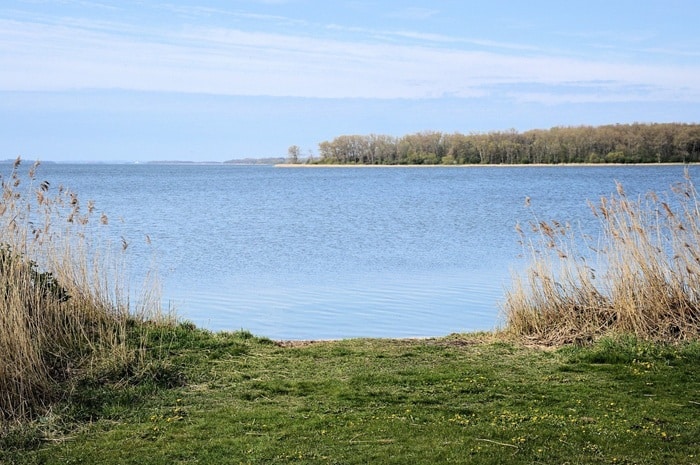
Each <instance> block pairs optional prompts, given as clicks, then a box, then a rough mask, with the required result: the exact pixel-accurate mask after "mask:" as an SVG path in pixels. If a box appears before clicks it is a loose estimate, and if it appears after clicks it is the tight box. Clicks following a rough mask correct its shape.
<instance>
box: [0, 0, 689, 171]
mask: <svg viewBox="0 0 700 465" xmlns="http://www.w3.org/2000/svg"><path fill="white" fill-rule="evenodd" d="M698 18H700V2H697V1H696V0H663V1H655V0H649V1H644V0H636V1H627V0H619V1H616V0H606V1H600V0H587V1H570V2H562V1H561V0H559V1H545V0H531V1H528V2H520V1H517V2H516V1H502V0H490V1H479V2H476V1H466V0H454V1H449V0H444V1H440V0H431V1H423V0H416V1H393V0H392V1H382V2H369V1H363V0H352V1H343V0H338V1H333V2H328V1H316V0H229V1H221V0H220V1H216V0H210V1H199V2H194V1H188V2H182V1H177V0H157V1H137V0H119V1H108V0H96V1H92V0H53V1H49V0H4V1H3V2H2V4H1V5H0V123H1V124H0V159H3V158H14V157H16V156H17V155H21V156H23V157H25V158H39V159H41V160H47V161H50V160H63V161H70V160H75V161H105V160H110V161H116V160H124V161H146V160H194V161H223V160H228V159H233V158H243V157H268V156H285V155H286V152H287V147H289V146H290V145H298V146H300V147H301V148H302V151H303V152H304V153H305V154H306V153H308V152H309V151H313V152H315V151H316V150H317V144H318V143H319V142H321V141H323V140H329V139H332V138H333V137H335V136H338V135H342V134H369V133H380V134H390V135H395V136H401V135H404V134H408V133H412V132H417V131H422V130H437V131H443V132H454V131H458V132H462V133H471V132H488V131H493V130H508V129H511V128H513V129H516V130H519V131H524V130H528V129H532V128H549V127H552V126H569V125H581V124H586V125H599V124H608V123H631V122H693V123H697V122H700V32H698V29H697V20H698Z"/></svg>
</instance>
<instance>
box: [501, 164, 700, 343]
mask: <svg viewBox="0 0 700 465" xmlns="http://www.w3.org/2000/svg"><path fill="white" fill-rule="evenodd" d="M590 207H591V211H592V213H593V215H595V217H596V218H597V219H598V220H599V224H600V237H599V239H598V241H597V243H595V244H593V245H587V243H590V240H588V241H587V240H586V238H585V237H583V236H582V235H581V234H576V233H575V231H574V230H573V228H571V227H570V226H569V225H562V224H560V223H557V222H555V221H550V222H546V221H539V220H535V221H533V222H532V225H531V226H532V227H531V229H530V232H529V233H526V232H524V231H523V230H522V229H521V228H520V227H517V228H516V229H517V230H518V231H519V233H520V234H521V235H522V238H523V244H524V245H525V247H526V249H527V251H528V253H529V255H530V266H529V268H528V269H527V270H526V272H525V275H524V276H522V275H518V276H515V278H514V282H513V287H512V288H511V289H510V290H509V291H508V292H507V293H506V299H505V302H504V305H503V311H504V317H505V328H504V329H505V331H506V332H507V333H510V334H513V335H516V336H518V337H525V338H527V339H530V340H533V341H537V342H538V343H546V344H561V343H571V342H584V341H590V340H593V339H595V338H598V337H599V336H601V335H604V334H609V333H627V334H633V335H635V336H637V337H639V338H643V339H648V340H654V341H680V340H687V339H693V338H697V337H698V336H700V203H699V202H698V193H697V191H696V190H695V187H694V185H693V182H692V180H691V179H690V176H689V174H688V171H687V170H686V172H685V179H684V180H683V181H682V182H679V183H677V184H675V185H674V186H672V187H671V191H670V192H669V193H666V194H665V195H664V198H661V197H660V196H659V195H657V194H656V193H654V192H650V193H648V194H647V195H645V196H640V197H639V198H638V199H636V200H633V199H630V198H628V196H627V194H626V193H625V191H624V188H623V186H621V185H620V184H618V185H617V193H616V194H613V195H611V196H610V197H603V198H601V199H600V202H599V203H598V204H592V203H591V204H590Z"/></svg>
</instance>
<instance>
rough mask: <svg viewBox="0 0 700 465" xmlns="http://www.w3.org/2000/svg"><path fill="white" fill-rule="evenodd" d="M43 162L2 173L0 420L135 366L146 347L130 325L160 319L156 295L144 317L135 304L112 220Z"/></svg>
mask: <svg viewBox="0 0 700 465" xmlns="http://www.w3.org/2000/svg"><path fill="white" fill-rule="evenodd" d="M37 166H38V163H37V164H34V165H33V166H32V167H31V168H30V169H29V170H28V173H27V174H24V173H20V171H19V168H20V159H19V158H18V159H17V160H16V161H15V163H14V165H13V166H12V168H11V171H10V173H9V174H8V175H6V176H0V179H1V181H2V185H1V195H2V199H1V201H0V422H5V423H6V424H7V423H8V422H11V421H17V420H22V419H27V418H30V417H32V416H33V415H35V414H37V413H40V412H41V411H43V410H45V409H46V408H47V407H48V406H50V405H51V403H52V402H54V401H55V400H58V399H60V398H61V397H62V396H63V395H64V394H65V392H64V390H62V389H64V388H62V387H61V386H65V385H66V382H68V381H70V380H71V379H73V378H76V377H81V376H85V375H86V373H89V372H93V373H94V372H96V371H99V370H102V371H103V372H109V371H112V372H119V371H120V370H121V371H129V370H132V371H133V370H134V369H137V367H138V365H139V363H140V360H141V359H142V358H143V353H142V351H140V350H139V348H138V345H136V346H135V345H134V344H130V343H129V342H128V340H129V337H128V334H127V332H128V328H129V327H130V326H133V324H132V323H133V322H134V321H137V320H140V321H144V320H162V314H161V311H160V302H159V300H158V299H156V298H153V299H151V300H149V301H148V302H147V303H145V304H144V305H142V308H140V309H139V312H138V313H139V314H138V315H135V314H134V312H132V311H130V308H129V289H128V283H126V281H125V279H124V276H125V273H124V267H123V260H122V254H121V253H120V250H119V248H120V247H119V244H117V247H111V245H110V242H109V239H108V237H109V234H108V233H107V231H106V229H107V228H109V226H108V223H109V220H108V218H107V217H106V216H105V215H104V214H98V213H97V211H96V210H95V206H94V205H93V203H91V202H88V203H86V204H84V203H83V202H81V200H80V199H79V198H78V196H77V195H76V194H75V193H73V192H70V191H69V190H66V189H64V188H63V187H57V188H56V187H54V186H51V185H50V184H49V183H48V182H46V181H43V182H39V181H38V180H37V177H36V169H37ZM152 291H153V289H149V292H152ZM0 433H2V432H1V431H0Z"/></svg>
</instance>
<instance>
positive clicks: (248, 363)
mask: <svg viewBox="0 0 700 465" xmlns="http://www.w3.org/2000/svg"><path fill="white" fill-rule="evenodd" d="M177 331H178V332H179V335H178V337H177V340H179V341H180V342H179V343H177V342H175V343H174V344H173V345H172V346H171V361H172V362H173V363H174V364H176V365H179V366H181V367H183V369H184V373H185V374H186V376H187V378H188V379H189V381H190V382H189V384H188V385H187V386H183V387H176V388H174V389H170V390H160V391H154V393H153V394H152V395H151V396H150V397H145V398H141V400H140V402H139V403H138V405H137V406H130V405H124V404H123V401H122V403H121V404H120V402H119V401H116V400H107V399H105V405H109V406H110V407H109V408H106V407H105V408H104V410H103V416H102V418H101V419H99V420H97V421H96V422H95V423H93V424H92V425H91V427H90V429H89V430H83V431H82V432H80V431H78V432H75V433H73V434H70V437H67V438H62V439H59V438H57V439H58V440H57V441H53V442H51V443H44V444H42V445H41V446H39V447H38V448H35V449H30V450H28V451H25V454H24V455H22V456H21V459H19V458H17V457H19V454H15V455H14V456H13V457H15V458H17V461H18V463H65V462H74V463H75V462H77V463H103V464H110V463H130V462H138V463H143V464H166V463H177V462H185V463H187V462H196V463H343V464H345V463H350V464H352V463H357V464H360V463H425V464H434V463H494V464H495V463H499V464H501V463H523V464H530V463H586V464H591V463H592V464H612V463H627V464H632V463H636V464H655V463H679V464H683V463H686V464H692V463H698V454H700V423H699V421H698V418H700V415H698V413H700V399H699V397H698V396H699V395H700V391H699V387H700V379H699V378H698V374H697V370H696V367H697V364H698V362H700V346H698V344H697V343H685V344H681V345H668V346H666V345H661V344H657V343H654V344H651V343H647V342H643V341H640V340H638V339H635V338H632V337H628V338H621V339H603V340H602V341H600V342H599V343H597V344H595V345H592V346H591V347H587V348H586V347H573V346H570V347H565V348H562V349H558V350H540V349H532V348H524V347H522V346H518V345H512V344H509V343H503V342H498V341H497V340H496V339H495V338H494V337H493V336H492V335H467V336H451V337H448V338H442V339H430V340H347V341H333V342H319V343H314V344H307V345H300V346H292V347H280V346H278V345H277V344H274V343H271V341H268V340H259V339H256V338H251V337H246V336H245V334H240V333H239V334H236V333H234V334H211V333H206V332H201V331H199V330H192V329H187V328H184V327H179V328H178V329H177ZM125 444H128V447H125Z"/></svg>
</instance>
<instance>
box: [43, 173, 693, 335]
mask: <svg viewBox="0 0 700 465" xmlns="http://www.w3.org/2000/svg"><path fill="white" fill-rule="evenodd" d="M691 170H692V171H691V173H692V172H694V171H695V170H696V167H692V168H691ZM682 175H683V168H682V167H680V166H631V167H471V168H464V167H456V168H448V167H446V168H337V169H321V168H319V169H281V168H274V167H269V166H227V165H191V166H190V165H64V164H57V165H43V166H42V167H41V168H40V171H39V177H40V178H42V179H48V180H49V181H51V183H52V186H57V185H59V184H63V185H65V186H67V187H70V188H71V189H72V190H74V191H76V192H77V193H78V194H79V195H80V197H81V198H82V199H84V200H86V199H93V200H94V201H95V203H96V206H97V209H98V210H99V211H104V212H105V213H106V214H107V215H108V216H109V217H110V223H111V226H110V228H114V231H115V233H114V234H115V235H117V236H118V237H121V236H124V237H125V238H127V240H128V241H129V244H130V245H129V248H128V252H129V253H130V254H131V255H132V257H131V258H132V263H134V265H133V266H134V276H135V277H139V276H140V273H142V272H143V270H144V269H145V268H146V267H147V266H148V264H149V263H151V260H152V259H155V263H156V264H157V267H158V269H159V273H160V275H161V280H162V283H163V294H164V302H165V303H166V304H168V305H172V306H173V307H174V308H175V309H176V310H177V312H178V314H179V315H180V316H181V317H182V318H185V319H188V320H190V321H193V322H194V323H195V324H197V325H198V326H202V327H206V328H209V329H212V330H237V329H247V330H250V331H252V332H253V333H255V334H258V335H263V336H268V337H271V338H275V339H329V338H344V337H361V336H376V337H413V336H417V337H420V336H436V335H445V334H448V333H451V332H461V331H474V330H488V329H493V328H494V327H495V326H496V325H497V324H498V321H499V318H498V317H499V314H498V312H499V302H500V301H501V300H502V297H503V294H504V289H505V287H506V286H507V285H508V283H509V281H510V276H511V271H512V270H514V269H521V268H522V267H523V262H522V261H521V260H520V259H519V258H518V257H519V255H520V254H521V249H520V246H519V245H518V242H517V241H518V237H517V234H516V233H515V231H514V226H515V224H516V222H518V221H519V222H521V223H527V222H528V221H530V220H532V218H533V216H532V215H533V211H532V210H528V209H526V208H524V199H525V197H526V196H529V197H530V198H531V199H532V204H533V207H534V211H536V212H537V215H538V216H539V217H541V218H542V219H558V220H562V221H571V222H572V223H577V224H578V223H581V224H583V225H584V226H585V225H590V224H591V222H592V217H591V215H590V213H589V209H588V207H587V206H586V199H591V200H596V199H598V198H599V197H600V196H601V195H609V194H610V193H612V192H614V190H615V184H614V181H615V180H618V181H620V182H622V183H623V184H624V186H625V188H626V190H627V192H628V193H629V194H631V195H636V194H639V193H643V192H646V191H647V190H649V189H654V190H658V191H662V190H667V189H668V187H669V185H670V184H672V183H673V182H676V181H680V180H681V179H682ZM146 236H148V237H149V238H150V241H151V245H150V246H149V245H147V243H146Z"/></svg>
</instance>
